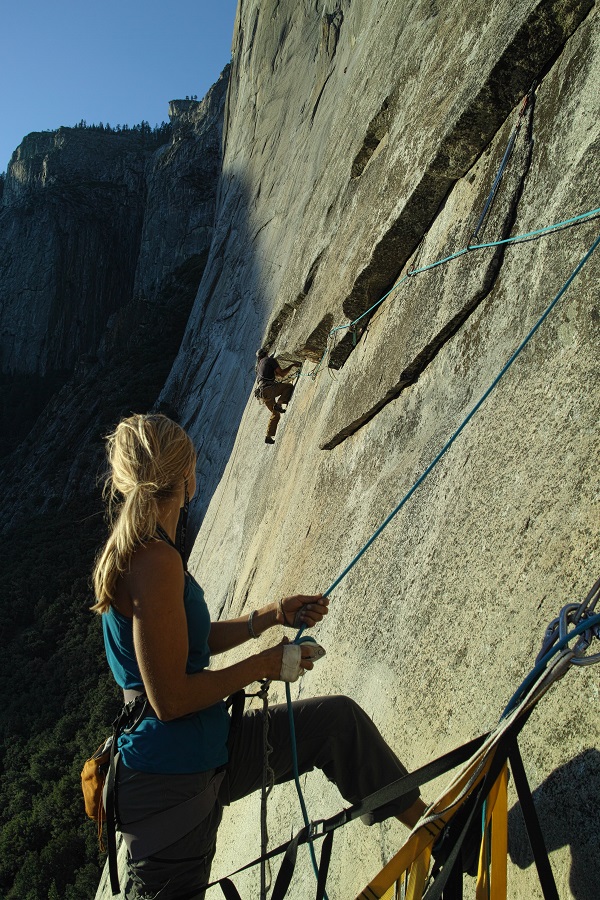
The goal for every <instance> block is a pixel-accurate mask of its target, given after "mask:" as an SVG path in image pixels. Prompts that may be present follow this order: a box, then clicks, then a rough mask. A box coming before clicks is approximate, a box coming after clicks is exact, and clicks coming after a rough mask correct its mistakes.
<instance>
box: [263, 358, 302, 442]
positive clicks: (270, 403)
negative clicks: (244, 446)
mask: <svg viewBox="0 0 600 900" xmlns="http://www.w3.org/2000/svg"><path fill="white" fill-rule="evenodd" d="M295 366H296V367H297V366H298V363H292V364H291V365H289V366H287V367H286V368H285V369H282V368H281V366H280V365H279V360H277V359H276V358H275V357H274V356H269V351H268V350H266V349H265V347H261V349H260V350H258V351H257V354H256V380H257V388H256V391H255V396H256V397H257V398H258V399H259V400H262V402H263V403H264V404H265V406H266V407H267V409H268V410H269V411H270V413H271V418H270V419H269V424H268V425H267V435H266V437H265V444H274V443H275V433H276V431H277V426H278V424H279V419H280V416H281V414H282V413H284V412H285V409H284V408H283V405H282V404H285V405H286V406H287V404H288V403H289V402H290V399H291V396H292V394H293V393H294V385H293V384H290V383H289V381H278V380H277V379H278V378H285V376H286V375H287V374H288V373H289V372H291V370H292V369H293V368H294V367H295Z"/></svg>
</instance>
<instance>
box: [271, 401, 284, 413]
mask: <svg viewBox="0 0 600 900" xmlns="http://www.w3.org/2000/svg"><path fill="white" fill-rule="evenodd" d="M273 409H274V410H275V412H278V413H284V412H285V409H284V408H283V406H280V405H279V403H276V404H275V406H274V407H273Z"/></svg>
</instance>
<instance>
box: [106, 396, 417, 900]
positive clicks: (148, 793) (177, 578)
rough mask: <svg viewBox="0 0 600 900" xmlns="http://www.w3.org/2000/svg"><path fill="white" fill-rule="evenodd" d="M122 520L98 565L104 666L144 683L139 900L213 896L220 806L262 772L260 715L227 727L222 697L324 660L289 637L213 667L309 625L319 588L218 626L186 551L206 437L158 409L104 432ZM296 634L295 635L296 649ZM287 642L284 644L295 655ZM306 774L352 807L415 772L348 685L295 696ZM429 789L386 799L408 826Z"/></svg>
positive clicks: (282, 712)
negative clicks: (263, 638)
mask: <svg viewBox="0 0 600 900" xmlns="http://www.w3.org/2000/svg"><path fill="white" fill-rule="evenodd" d="M107 450H108V460H109V475H108V478H107V485H106V489H107V494H108V498H109V512H110V520H111V531H110V535H109V538H108V540H107V542H106V545H105V546H104V548H103V550H102V551H101V553H100V555H99V557H98V560H97V563H96V567H95V571H94V587H95V593H96V603H95V605H94V607H93V609H94V610H95V611H96V612H99V613H102V624H103V632H104V640H105V647H106V653H107V658H108V662H109V665H110V668H111V670H112V673H113V675H114V677H115V680H116V681H117V683H118V684H119V686H120V687H121V688H122V689H123V690H124V692H125V696H126V697H130V696H132V694H135V693H137V694H139V693H144V694H145V695H146V697H147V700H148V706H147V707H146V710H145V714H144V717H143V719H142V721H141V722H139V723H138V724H137V726H136V727H135V728H134V729H133V730H132V731H131V732H130V733H126V734H122V735H121V737H120V738H119V751H120V761H119V767H118V774H117V790H116V796H117V827H118V828H119V829H120V830H121V831H122V832H123V833H124V836H125V837H126V839H127V843H128V847H129V853H128V881H127V886H126V889H125V895H126V897H127V898H128V900H142V898H143V900H148V898H154V897H156V896H159V897H160V900H174V898H181V897H184V896H185V897H187V898H189V900H201V898H203V897H204V891H203V890H201V888H202V885H204V884H206V883H207V882H208V880H209V875H210V866H211V862H212V859H213V856H214V852H215V844H216V834H217V829H218V826H219V823H220V820H221V814H222V809H223V805H228V804H229V803H232V802H233V801H234V800H236V799H239V798H241V797H244V796H246V795H247V794H249V793H251V792H252V791H255V790H258V789H259V788H260V786H261V783H262V757H263V749H262V713H261V712H258V711H254V712H250V713H247V714H245V715H244V716H243V717H242V718H241V719H240V721H239V723H238V724H237V725H236V727H235V728H232V727H231V722H230V716H229V713H228V711H227V708H226V705H225V702H224V701H225V698H227V697H228V696H229V695H231V694H233V693H235V692H236V691H238V690H240V689H241V688H244V687H246V686H247V685H249V684H252V682H255V681H258V680H260V679H271V680H278V679H281V680H295V678H296V677H298V675H299V674H300V672H301V671H302V670H307V669H311V668H312V665H313V664H312V662H311V660H310V658H309V655H308V654H309V652H310V651H309V650H308V648H305V649H303V650H302V651H301V652H302V655H301V657H300V659H299V660H296V662H295V671H293V672H292V673H291V674H290V672H289V663H288V664H286V663H285V661H284V647H285V646H286V642H285V641H283V642H280V643H276V644H275V645H274V646H272V647H270V648H269V649H267V650H262V651H261V652H258V653H249V654H248V656H247V657H246V658H245V659H243V660H242V661H241V662H237V663H234V664H233V665H229V666H226V667H225V668H221V669H218V670H215V671H211V670H210V669H209V668H208V666H209V663H210V658H211V656H212V655H214V654H217V653H223V652H224V651H226V650H230V649H231V648H233V647H237V646H239V645H240V644H243V643H244V642H246V641H249V640H250V641H251V640H252V638H255V637H258V636H259V635H261V634H263V633H264V632H265V631H267V630H268V629H269V628H272V627H274V626H276V625H279V626H283V625H287V626H289V627H295V628H298V627H300V625H306V626H308V627H313V626H314V625H316V624H318V623H319V622H320V621H321V620H322V618H323V616H324V615H326V614H327V606H328V599H327V598H326V597H323V596H322V595H319V594H317V595H304V594H297V595H294V596H291V597H285V598H283V599H282V600H280V601H278V602H274V603H269V604H267V605H266V606H263V607H262V608H261V609H258V610H255V611H253V612H252V613H251V614H250V615H249V616H242V617H240V618H238V619H231V620H228V621H219V622H211V621H210V615H209V611H208V608H207V605H206V603H205V600H204V595H203V592H202V588H201V587H200V586H199V585H198V584H197V582H196V581H195V580H194V579H193V578H192V576H191V575H190V574H189V573H188V572H187V571H186V568H185V565H184V562H183V558H182V554H181V553H180V551H179V549H178V547H177V534H178V523H179V521H180V514H181V510H182V508H185V509H186V508H187V503H188V501H189V499H190V498H191V497H193V495H194V493H195V490H196V477H195V465H196V454H195V451H194V447H193V445H192V443H191V441H190V439H189V437H188V436H187V434H186V433H185V432H184V431H183V429H182V428H180V427H179V425H177V424H176V423H175V422H173V421H171V420H170V419H168V418H167V417H166V416H163V415H159V414H151V415H134V416H131V417H129V418H126V419H124V420H123V421H122V422H121V423H120V424H119V425H118V426H117V428H116V430H115V431H114V432H113V433H112V434H111V435H109V437H108V439H107ZM288 646H289V645H288ZM286 654H287V651H286ZM294 717H295V723H296V731H297V744H298V762H299V768H300V772H301V773H303V772H307V771H310V770H311V769H313V768H314V767H315V766H316V767H318V768H320V769H322V770H323V772H324V773H325V774H326V776H327V777H328V778H329V779H330V780H331V781H333V782H334V783H335V784H336V785H337V787H338V789H339V790H340V792H341V794H342V796H343V797H344V798H345V799H346V800H347V801H348V802H350V803H355V802H357V801H358V800H360V799H362V798H363V797H365V796H367V795H368V794H370V793H372V792H373V791H375V790H377V789H379V788H381V787H383V786H384V785H386V784H388V783H390V782H392V781H395V780H396V779H397V778H399V777H401V776H402V775H404V774H406V769H405V768H404V766H402V764H401V763H400V762H399V760H398V759H397V757H396V756H395V755H394V753H393V752H392V751H391V750H390V749H389V748H388V747H387V745H386V744H385V743H384V741H383V739H382V738H381V736H380V735H379V733H378V731H377V730H376V728H375V726H374V725H373V723H372V722H371V720H370V719H369V718H368V716H367V715H366V714H365V713H364V712H363V711H362V710H361V709H360V707H358V706H357V705H356V704H355V703H354V702H353V701H351V700H349V699H348V698H346V697H325V698H317V699H313V700H308V701H302V702H298V703H295V704H294ZM269 739H270V743H271V744H272V745H273V753H272V755H271V757H270V765H271V767H272V768H273V770H274V772H275V782H276V783H281V782H284V781H287V780H290V779H291V778H292V777H293V772H292V760H291V751H290V740H289V730H288V720H287V714H286V708H285V706H275V707H272V708H271V711H270V718H269ZM423 809H424V804H423V803H422V801H421V800H420V799H419V796H418V792H417V791H415V792H414V794H412V795H410V796H408V797H404V798H402V800H401V801H398V802H396V803H393V804H389V806H388V807H385V808H382V809H381V810H377V812H376V814H375V815H374V816H373V821H381V820H382V819H384V818H387V817H388V816H391V815H396V816H397V817H398V818H400V819H401V820H402V821H403V822H405V824H407V825H408V826H410V827H412V826H413V825H414V824H415V823H416V821H417V820H418V818H419V817H420V815H421V813H422V811H423Z"/></svg>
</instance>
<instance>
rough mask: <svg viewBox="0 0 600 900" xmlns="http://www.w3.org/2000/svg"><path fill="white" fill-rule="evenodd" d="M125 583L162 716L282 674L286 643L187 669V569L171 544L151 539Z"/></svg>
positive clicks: (138, 646) (151, 694) (146, 674)
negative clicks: (215, 665)
mask: <svg viewBox="0 0 600 900" xmlns="http://www.w3.org/2000/svg"><path fill="white" fill-rule="evenodd" d="M127 587H128V591H129V593H130V595H131V599H132V609H133V642H134V647H135V653H136V658H137V661H138V665H139V667H140V672H141V675H142V680H143V682H144V688H145V690H146V694H147V696H148V700H149V701H150V703H151V705H152V707H153V709H154V711H155V712H156V714H157V716H158V718H159V719H161V720H162V721H169V720H170V719H176V718H179V717H180V716H184V715H187V714H188V713H191V712H197V711H198V710H201V709H205V708H206V707H208V706H212V705H213V704H214V703H217V702H218V701H219V700H223V699H224V698H225V697H227V696H228V695H229V694H231V693H233V692H234V691H237V690H239V689H240V688H242V687H245V686H246V685H248V684H251V683H252V682H253V681H257V680H259V679H261V678H269V679H273V680H275V679H278V678H279V675H280V672H281V659H282V654H283V644H278V645H276V646H275V647H271V648H269V649H268V650H263V651H262V652H261V653H255V654H253V655H252V656H249V657H248V658H247V659H244V660H242V661H241V662H238V663H236V664H235V665H232V666H228V667H226V668H224V669H219V670H218V671H214V672H212V671H210V670H208V669H207V670H204V671H202V672H197V673H195V674H191V675H188V674H187V673H186V671H185V670H186V664H187V657H188V630H187V619H186V615H185V608H184V604H183V591H184V574H183V569H182V566H181V559H180V557H179V554H178V553H177V551H176V550H174V549H173V548H172V547H169V546H168V545H167V544H164V543H162V542H158V541H157V542H155V543H152V544H147V545H146V546H145V547H144V548H143V549H142V550H140V551H138V552H137V553H136V554H135V555H134V557H133V559H132V561H131V568H130V571H129V573H128V575H127ZM308 652H309V651H308V650H307V653H308ZM301 665H302V668H304V669H312V663H311V662H310V660H309V659H303V660H301Z"/></svg>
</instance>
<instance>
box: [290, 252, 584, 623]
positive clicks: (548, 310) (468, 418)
mask: <svg viewBox="0 0 600 900" xmlns="http://www.w3.org/2000/svg"><path fill="white" fill-rule="evenodd" d="M598 244H600V236H599V237H597V238H596V240H595V241H594V243H593V244H592V246H591V247H590V249H589V250H588V251H587V253H586V254H585V255H584V256H583V257H582V259H581V260H580V261H579V263H578V264H577V266H576V267H575V269H573V271H572V272H571V274H570V275H569V277H568V278H567V280H566V282H565V283H564V285H563V286H562V287H561V289H560V290H559V292H558V293H557V294H556V296H555V297H554V299H553V300H552V301H551V303H549V304H548V306H547V307H546V309H545V310H544V312H543V313H542V315H541V316H540V318H539V319H538V320H537V322H536V323H535V325H534V326H533V328H532V329H531V330H530V331H529V333H528V334H527V336H526V337H525V338H524V339H523V340H522V341H521V343H520V344H519V346H518V347H517V349H516V350H515V351H514V353H513V354H512V356H511V357H510V358H509V360H508V361H507V362H506V363H505V364H504V365H503V366H502V369H501V370H500V372H499V373H498V375H497V376H496V377H495V378H494V380H493V381H492V383H491V385H490V386H489V387H488V389H487V390H486V391H485V393H484V394H483V395H482V397H481V398H480V399H479V400H478V401H477V403H476V404H475V406H474V407H473V408H472V410H471V411H470V412H469V413H468V414H467V416H466V417H465V418H464V419H463V421H462V422H461V424H460V425H459V426H458V428H457V429H456V431H455V432H454V434H453V435H452V436H451V437H450V438H449V439H448V440H447V441H446V443H445V444H444V446H443V447H442V449H441V450H440V452H439V453H438V454H437V456H436V457H435V459H434V460H433V461H432V462H431V463H430V464H429V465H428V466H427V468H426V469H425V471H424V472H423V473H422V474H421V475H420V477H419V478H418V479H417V481H416V482H415V483H414V484H413V486H412V487H411V488H410V490H408V491H407V493H406V494H405V495H404V497H403V498H402V500H401V501H400V503H398V505H397V506H396V507H395V508H394V509H393V510H392V511H391V513H390V514H389V515H388V516H387V518H386V519H384V521H383V522H382V524H381V525H380V526H379V528H378V529H377V531H376V532H375V533H374V534H373V535H372V536H371V537H370V538H369V540H368V541H367V543H366V544H365V545H364V546H363V547H362V548H361V549H360V550H359V551H358V553H357V554H356V556H355V557H354V559H353V560H352V561H351V562H350V563H349V564H348V565H347V566H346V568H345V569H344V571H343V572H342V573H341V574H340V575H338V577H337V578H336V579H335V581H334V582H333V583H332V584H331V585H330V586H329V587H328V589H327V590H326V591H325V595H326V596H327V595H328V594H330V593H331V592H332V591H333V590H334V589H335V588H336V587H337V586H338V584H339V583H340V581H341V580H342V579H343V578H345V577H346V575H347V574H348V572H349V571H350V570H351V569H352V568H353V567H354V566H355V565H356V563H357V562H358V560H359V559H360V558H361V556H362V555H363V554H364V553H365V552H366V551H367V550H368V549H369V547H370V546H371V544H372V543H373V542H374V541H375V540H376V539H377V538H378V537H379V535H380V534H381V532H382V531H383V530H384V529H385V528H386V527H387V526H388V525H389V523H390V522H391V521H392V519H393V518H394V516H395V515H396V514H397V513H399V512H400V510H401V509H402V507H403V506H404V504H405V503H406V502H407V501H408V500H409V499H410V498H411V497H412V495H413V494H414V493H415V491H416V490H417V488H418V487H420V485H422V484H423V482H424V481H425V479H426V478H427V476H428V475H429V473H430V472H431V471H432V470H433V469H434V468H435V467H436V466H437V464H438V463H439V461H440V460H441V458H442V457H443V456H444V454H445V453H447V451H448V450H449V449H450V447H451V446H452V444H453V443H454V441H455V440H456V438H457V437H458V436H459V434H460V433H461V432H462V431H463V430H464V428H466V426H467V425H468V424H469V422H470V421H471V419H472V418H473V416H474V415H475V413H476V412H477V411H478V410H479V409H480V408H481V407H482V406H483V404H484V403H485V401H486V400H487V398H488V397H489V395H490V394H491V393H492V391H493V390H494V388H495V387H496V385H497V384H498V382H499V381H500V380H501V379H502V378H503V376H504V375H505V374H506V372H508V370H509V369H510V367H511V366H512V364H513V363H514V361H515V359H516V358H517V357H518V356H519V354H520V353H521V351H522V350H523V349H524V348H525V347H526V346H527V344H528V343H529V341H530V340H531V338H532V337H533V336H534V334H535V333H536V331H537V330H538V328H539V327H540V326H541V325H542V324H543V322H544V321H545V320H546V319H547V317H548V316H549V315H550V313H551V312H552V310H553V309H554V307H555V306H556V304H557V303H558V301H559V300H560V298H561V297H562V296H563V294H564V293H565V292H566V290H567V289H568V288H569V286H570V285H571V283H572V282H573V281H574V279H575V278H576V277H577V275H578V274H579V272H580V271H581V269H582V268H583V267H584V265H585V264H586V262H587V261H588V259H589V258H590V256H591V255H592V253H593V252H594V250H595V249H596V247H597V246H598ZM303 630H304V627H303V628H302V629H301V631H300V632H299V634H301V632H302V631H303Z"/></svg>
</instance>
